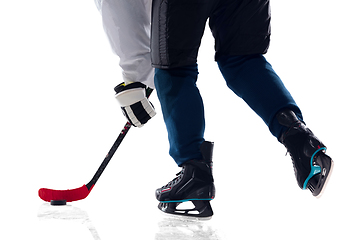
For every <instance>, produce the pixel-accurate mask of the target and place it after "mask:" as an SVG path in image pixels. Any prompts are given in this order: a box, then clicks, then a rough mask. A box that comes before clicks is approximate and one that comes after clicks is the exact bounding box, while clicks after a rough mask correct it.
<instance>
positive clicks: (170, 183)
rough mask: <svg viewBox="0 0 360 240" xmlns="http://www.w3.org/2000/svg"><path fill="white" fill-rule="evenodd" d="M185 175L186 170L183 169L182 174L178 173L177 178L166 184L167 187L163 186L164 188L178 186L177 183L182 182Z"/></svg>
mask: <svg viewBox="0 0 360 240" xmlns="http://www.w3.org/2000/svg"><path fill="white" fill-rule="evenodd" d="M183 173H184V168H183V169H182V170H181V171H180V172H178V173H177V174H176V177H175V178H174V179H173V180H171V181H170V182H169V183H168V184H166V185H165V186H163V187H162V188H167V187H171V186H173V185H174V184H176V183H177V182H179V181H180V180H181V178H182V176H183Z"/></svg>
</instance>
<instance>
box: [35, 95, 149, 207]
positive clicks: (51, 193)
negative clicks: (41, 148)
mask: <svg viewBox="0 0 360 240" xmlns="http://www.w3.org/2000/svg"><path fill="white" fill-rule="evenodd" d="M152 91H153V89H151V88H147V89H146V96H147V97H149V96H150V94H151V93H152ZM130 128H131V123H129V122H127V123H126V124H125V126H124V128H123V129H122V130H121V132H120V134H119V136H118V137H117V139H116V140H115V142H114V144H113V145H112V147H111V148H110V150H109V152H108V154H107V155H106V157H105V159H104V160H103V162H102V163H101V165H100V167H99V168H98V170H97V171H96V173H95V175H94V176H93V178H92V179H91V180H90V182H89V183H88V184H86V185H83V186H82V187H79V188H75V189H68V190H54V189H48V188H41V189H39V192H38V194H39V197H40V198H41V199H42V200H44V201H47V202H50V201H51V200H66V201H67V202H72V201H78V200H81V199H84V198H86V197H87V196H88V195H89V193H90V192H91V190H92V189H93V187H94V186H95V184H96V182H97V181H98V180H99V178H100V176H101V174H102V173H103V172H104V170H105V168H106V166H107V165H108V164H109V162H110V160H111V158H112V157H113V156H114V154H115V152H116V150H117V149H118V147H119V146H120V144H121V142H122V141H123V140H124V138H125V136H126V134H127V133H128V132H129V130H130Z"/></svg>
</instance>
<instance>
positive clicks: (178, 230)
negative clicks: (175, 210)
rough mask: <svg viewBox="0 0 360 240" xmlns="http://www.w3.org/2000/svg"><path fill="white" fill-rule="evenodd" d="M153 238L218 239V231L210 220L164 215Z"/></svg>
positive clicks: (164, 239) (159, 239) (168, 239)
mask: <svg viewBox="0 0 360 240" xmlns="http://www.w3.org/2000/svg"><path fill="white" fill-rule="evenodd" d="M158 226H159V231H158V232H157V233H156V235H155V240H190V239H191V240H220V239H223V238H220V236H219V232H218V231H217V230H216V229H214V228H213V226H211V221H204V220H203V221H202V220H197V219H191V218H189V217H188V218H186V217H177V216H166V217H164V218H162V219H161V220H160V221H159V223H158Z"/></svg>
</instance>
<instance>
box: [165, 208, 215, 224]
mask: <svg viewBox="0 0 360 240" xmlns="http://www.w3.org/2000/svg"><path fill="white" fill-rule="evenodd" d="M159 214H160V215H161V216H163V217H166V218H169V219H173V220H174V221H180V222H202V221H204V222H206V221H209V220H211V219H212V216H210V217H194V216H191V217H190V216H185V215H179V214H171V213H166V212H164V211H159Z"/></svg>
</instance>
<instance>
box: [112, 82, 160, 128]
mask: <svg viewBox="0 0 360 240" xmlns="http://www.w3.org/2000/svg"><path fill="white" fill-rule="evenodd" d="M145 89H146V86H145V85H144V84H142V83H141V82H135V83H130V84H128V85H125V83H121V84H119V85H118V86H116V87H115V89H114V90H115V92H116V95H115V98H116V99H117V100H118V101H119V103H120V106H121V110H122V112H123V114H124V115H125V117H126V118H127V120H128V121H129V122H130V123H131V124H132V125H134V126H135V127H142V126H143V125H144V124H145V123H147V121H149V120H150V118H152V117H154V116H155V114H156V112H155V109H154V106H153V105H152V104H151V103H150V101H149V100H148V99H147V97H146V93H145V92H146V91H145Z"/></svg>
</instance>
